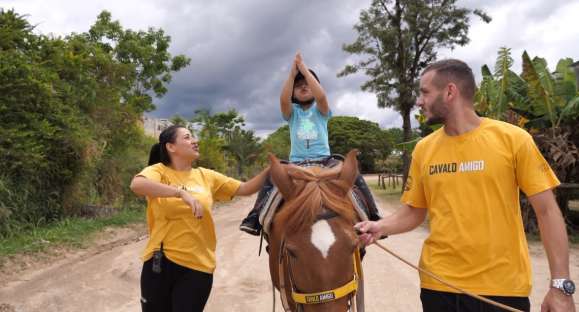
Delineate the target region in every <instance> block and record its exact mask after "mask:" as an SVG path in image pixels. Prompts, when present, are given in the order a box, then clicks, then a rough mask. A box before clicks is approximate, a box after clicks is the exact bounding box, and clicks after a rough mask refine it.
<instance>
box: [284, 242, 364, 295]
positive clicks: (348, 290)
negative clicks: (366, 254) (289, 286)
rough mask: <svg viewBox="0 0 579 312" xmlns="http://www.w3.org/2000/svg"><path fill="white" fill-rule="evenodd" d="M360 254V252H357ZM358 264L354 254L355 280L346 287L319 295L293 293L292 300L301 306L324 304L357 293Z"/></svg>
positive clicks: (322, 292) (319, 293) (318, 293)
mask: <svg viewBox="0 0 579 312" xmlns="http://www.w3.org/2000/svg"><path fill="white" fill-rule="evenodd" d="M356 252H358V251H356ZM357 271H358V270H357V263H356V253H354V278H353V279H352V280H351V281H350V282H348V283H347V284H346V285H343V286H341V287H338V288H336V289H332V290H327V291H321V292H317V293H309V294H302V293H297V292H294V291H292V299H293V300H294V302H296V303H301V304H318V303H324V302H330V301H334V300H337V299H340V298H342V297H345V296H346V295H348V294H350V293H352V292H355V291H356V290H357V289H358V274H357Z"/></svg>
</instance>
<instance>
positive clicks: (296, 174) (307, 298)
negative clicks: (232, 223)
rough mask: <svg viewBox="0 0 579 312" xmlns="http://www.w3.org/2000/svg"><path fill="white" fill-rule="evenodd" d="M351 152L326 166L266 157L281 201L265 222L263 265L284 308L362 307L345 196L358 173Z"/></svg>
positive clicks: (359, 274)
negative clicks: (267, 232) (266, 244)
mask: <svg viewBox="0 0 579 312" xmlns="http://www.w3.org/2000/svg"><path fill="white" fill-rule="evenodd" d="M356 154H357V151H356V150H353V151H351V152H350V153H348V155H347V157H346V159H345V161H344V162H343V164H342V166H340V167H337V168H331V169H323V168H320V167H310V168H307V169H305V168H299V167H295V166H292V165H283V164H280V162H279V160H278V159H277V158H275V156H270V162H271V178H272V181H273V183H274V184H275V185H276V186H277V188H278V190H279V192H280V193H281V195H282V196H283V198H284V202H285V204H283V206H282V207H281V209H280V211H279V212H278V213H277V215H276V216H275V217H274V219H273V223H272V224H271V228H270V235H269V248H270V249H269V267H270V274H271V278H272V281H273V284H274V285H275V287H276V288H277V289H278V290H279V291H280V294H281V297H282V303H283V305H284V310H286V311H293V312H296V311H304V312H307V311H348V310H352V311H355V309H356V308H357V309H358V311H363V309H364V308H363V291H362V284H363V283H362V282H363V281H362V269H361V267H360V262H359V253H358V240H357V235H356V233H355V232H354V228H353V225H354V223H355V222H356V220H357V215H356V213H355V209H354V206H353V204H352V201H351V200H350V196H349V192H350V191H351V189H352V185H353V184H354V181H355V179H356V176H357V175H358V162H357V160H356ZM300 302H301V303H300ZM356 303H357V304H356Z"/></svg>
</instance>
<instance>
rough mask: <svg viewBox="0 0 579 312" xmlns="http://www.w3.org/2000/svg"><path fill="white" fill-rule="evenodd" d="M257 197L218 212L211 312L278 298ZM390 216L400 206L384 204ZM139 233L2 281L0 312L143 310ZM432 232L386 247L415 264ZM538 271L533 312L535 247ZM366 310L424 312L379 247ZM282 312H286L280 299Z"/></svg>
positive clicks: (405, 274)
mask: <svg viewBox="0 0 579 312" xmlns="http://www.w3.org/2000/svg"><path fill="white" fill-rule="evenodd" d="M253 200H254V197H248V198H242V199H240V200H238V201H235V202H232V203H229V204H226V205H223V206H221V207H219V208H218V209H216V210H215V212H214V217H215V221H216V225H217V235H218V250H217V261H218V267H217V270H216V272H215V278H214V280H215V282H214V287H213V291H212V293H211V297H210V299H209V302H208V304H207V308H206V311H208V312H217V311H242V312H244V311H271V305H272V292H271V282H270V279H269V269H268V263H267V257H266V255H264V254H262V256H261V257H258V256H257V251H258V246H259V240H258V238H256V237H253V236H249V235H246V234H243V233H241V232H240V231H239V230H238V225H239V222H240V220H241V219H242V218H243V217H244V216H245V214H246V213H247V211H248V210H249V209H250V207H251V205H252V204H253ZM379 204H380V206H381V207H382V208H383V210H384V212H385V213H390V212H392V211H394V209H395V208H396V203H390V202H381V203H379ZM142 227H143V228H140V229H122V230H109V231H108V233H105V234H104V235H103V237H101V238H100V239H99V242H98V243H97V246H95V247H92V248H89V249H88V250H84V251H78V252H73V253H70V254H68V255H66V257H61V258H60V259H59V260H57V261H53V262H52V263H51V264H45V265H37V266H35V267H33V268H32V269H28V270H25V271H23V272H20V273H18V274H17V275H15V274H12V275H11V276H8V277H7V276H6V275H4V276H0V312H1V311H18V312H34V311H43V312H52V311H54V312H56V311H59V312H68V311H70V312H78V311H83V312H103V311H111V312H129V311H131V312H133V311H140V306H139V275H140V270H141V262H140V260H139V254H140V252H141V250H142V249H143V247H144V244H145V238H144V237H143V231H144V225H142ZM426 235H427V230H426V229H424V228H419V229H417V230H415V231H413V232H410V233H407V234H403V235H399V236H396V237H390V238H388V239H387V240H385V241H384V243H385V245H387V246H388V247H389V248H391V249H393V250H394V251H396V252H398V253H399V254H400V255H401V256H403V257H405V258H407V259H408V260H410V261H411V262H413V263H417V261H418V257H419V254H420V249H421V245H422V241H423V240H424V239H425V237H426ZM531 255H532V262H533V272H534V284H535V287H534V291H533V293H532V296H531V300H532V304H533V311H539V310H540V308H539V305H540V302H541V300H542V297H543V295H544V294H545V292H546V289H547V282H548V279H549V270H548V264H547V260H546V257H545V254H544V252H543V249H542V247H541V245H540V243H532V244H531ZM571 267H572V268H571V271H572V275H573V278H574V279H575V280H579V250H577V248H576V247H575V248H573V250H572V256H571ZM364 271H365V277H366V282H365V289H366V311H368V312H375V311H376V312H377V311H420V310H421V309H420V300H419V288H418V287H419V286H418V285H419V281H418V274H417V273H416V272H415V271H413V270H412V269H411V268H409V267H407V266H406V265H405V264H403V263H401V262H399V261H398V260H396V259H395V258H393V257H391V256H390V255H387V254H385V253H384V252H383V251H382V250H380V249H378V248H376V247H370V248H368V253H367V255H366V258H365V259H364ZM276 298H277V303H276V306H277V308H276V311H282V309H281V306H280V302H279V296H278V295H277V294H276Z"/></svg>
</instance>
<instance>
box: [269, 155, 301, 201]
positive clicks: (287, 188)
mask: <svg viewBox="0 0 579 312" xmlns="http://www.w3.org/2000/svg"><path fill="white" fill-rule="evenodd" d="M268 158H269V163H270V165H271V167H270V168H271V169H270V175H271V180H272V182H273V184H274V185H275V186H276V187H277V189H278V190H279V192H280V193H281V196H282V197H283V199H284V200H286V201H287V200H289V199H291V198H292V195H293V191H294V190H295V186H294V182H293V180H292V179H291V178H290V176H289V174H288V173H287V168H286V166H284V165H282V164H281V163H280V162H279V159H277V157H275V156H274V155H273V154H272V153H269V154H268Z"/></svg>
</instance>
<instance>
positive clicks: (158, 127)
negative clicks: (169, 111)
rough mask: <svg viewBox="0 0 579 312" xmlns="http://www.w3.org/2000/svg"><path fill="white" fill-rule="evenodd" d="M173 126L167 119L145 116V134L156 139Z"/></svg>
mask: <svg viewBox="0 0 579 312" xmlns="http://www.w3.org/2000/svg"><path fill="white" fill-rule="evenodd" d="M172 125H173V123H172V122H171V121H170V120H169V119H166V118H153V117H149V116H143V129H144V130H145V134H146V135H148V136H152V137H154V138H158V137H159V134H161V132H162V131H163V130H165V129H167V128H169V127H170V126H172Z"/></svg>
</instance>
